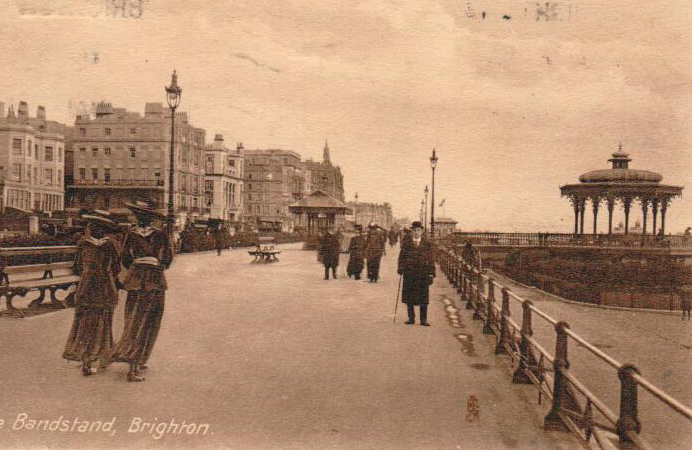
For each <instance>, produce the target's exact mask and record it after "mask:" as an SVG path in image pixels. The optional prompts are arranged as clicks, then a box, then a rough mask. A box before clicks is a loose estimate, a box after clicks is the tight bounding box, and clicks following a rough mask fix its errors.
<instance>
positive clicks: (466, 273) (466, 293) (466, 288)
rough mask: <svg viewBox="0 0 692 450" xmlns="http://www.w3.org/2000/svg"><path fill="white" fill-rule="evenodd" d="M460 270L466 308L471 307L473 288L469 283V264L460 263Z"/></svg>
mask: <svg viewBox="0 0 692 450" xmlns="http://www.w3.org/2000/svg"><path fill="white" fill-rule="evenodd" d="M462 271H463V272H464V298H465V299H466V309H472V308H473V299H472V294H473V289H472V285H471V278H470V276H469V266H467V265H466V263H463V265H462Z"/></svg>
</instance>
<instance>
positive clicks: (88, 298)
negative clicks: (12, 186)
mask: <svg viewBox="0 0 692 450" xmlns="http://www.w3.org/2000/svg"><path fill="white" fill-rule="evenodd" d="M82 217H83V218H85V219H87V220H89V225H88V226H87V230H86V235H85V237H84V238H82V239H81V240H80V241H79V243H78V244H77V254H76V256H75V263H74V271H75V273H77V274H79V275H80V280H79V284H78V286H77V290H76V292H75V295H74V300H75V314H74V320H73V322H72V329H71V330H70V334H69V336H68V338H67V343H66V344H65V351H64V352H63V358H65V359H68V360H71V361H80V362H81V363H82V373H83V374H84V376H88V375H91V374H93V373H96V369H95V368H92V367H91V365H92V364H93V363H94V362H96V361H100V365H101V367H105V366H106V365H107V363H108V358H109V356H110V352H111V350H112V347H113V310H114V309H115V306H116V304H117V303H118V288H117V287H116V279H117V276H118V271H119V270H120V262H119V258H118V246H117V244H116V243H115V241H114V240H113V237H112V234H114V233H116V232H117V231H118V225H117V224H116V223H115V222H114V221H112V220H111V219H110V218H108V213H105V212H101V211H97V212H93V213H90V214H86V215H83V216H82Z"/></svg>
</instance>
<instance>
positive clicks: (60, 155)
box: [58, 147, 62, 162]
mask: <svg viewBox="0 0 692 450" xmlns="http://www.w3.org/2000/svg"><path fill="white" fill-rule="evenodd" d="M58 162H62V147H59V148H58Z"/></svg>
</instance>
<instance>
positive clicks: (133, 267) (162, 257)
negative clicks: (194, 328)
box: [112, 202, 173, 381]
mask: <svg viewBox="0 0 692 450" xmlns="http://www.w3.org/2000/svg"><path fill="white" fill-rule="evenodd" d="M126 206H127V207H128V208H130V209H131V211H132V212H133V213H134V215H135V216H136V217H137V222H138V223H137V226H136V227H133V228H132V229H131V230H130V232H129V233H128V234H127V236H126V237H125V242H124V245H123V253H122V262H123V265H124V266H125V268H127V269H129V270H128V273H127V276H126V277H125V281H124V282H123V288H124V289H125V290H126V291H127V303H126V305H125V327H124V330H123V334H122V335H121V336H120V339H119V341H118V343H117V344H116V345H115V349H114V351H113V355H112V360H114V361H118V362H126V363H129V364H130V371H129V373H128V374H127V380H128V381H143V380H144V377H142V376H141V374H140V371H141V370H144V369H146V368H147V366H146V364H147V362H148V360H149V356H150V355H151V352H152V350H153V348H154V344H155V343H156V338H157V337H158V334H159V329H160V328H161V320H162V318H163V311H164V303H165V294H166V288H167V284H166V277H165V275H164V270H166V269H168V267H169V266H170V265H171V263H172V262H173V245H172V242H171V240H170V238H169V235H168V233H167V231H168V230H166V231H164V230H163V229H162V228H163V227H162V224H163V223H164V221H165V218H166V217H165V216H164V215H162V214H159V213H158V212H157V211H156V210H155V209H154V207H153V206H152V205H151V204H148V203H146V202H135V203H134V204H131V203H127V204H126Z"/></svg>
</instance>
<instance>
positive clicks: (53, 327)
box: [0, 246, 579, 450]
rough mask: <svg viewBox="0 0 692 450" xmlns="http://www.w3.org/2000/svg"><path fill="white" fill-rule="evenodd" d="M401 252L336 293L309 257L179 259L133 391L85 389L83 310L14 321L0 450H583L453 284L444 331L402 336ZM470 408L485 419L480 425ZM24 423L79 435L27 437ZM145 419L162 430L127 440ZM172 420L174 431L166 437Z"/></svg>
mask: <svg viewBox="0 0 692 450" xmlns="http://www.w3.org/2000/svg"><path fill="white" fill-rule="evenodd" d="M388 250H389V252H390V254H389V255H387V256H386V257H385V258H384V260H383V269H382V280H381V282H380V283H377V284H371V283H368V282H367V281H355V280H350V279H348V278H345V276H344V275H343V274H344V272H345V263H346V261H345V260H344V261H342V265H341V267H340V273H341V278H340V279H338V280H336V281H324V280H323V279H322V276H323V271H322V269H321V266H319V265H318V264H317V262H316V261H315V254H314V253H313V252H303V251H300V250H298V247H297V246H287V247H284V252H283V253H282V254H281V255H280V258H281V260H280V262H278V263H274V264H250V262H249V261H250V259H251V258H250V257H249V255H247V252H246V251H244V250H232V251H227V252H225V253H224V254H223V255H222V256H220V257H217V256H216V255H215V254H213V253H206V254H199V255H183V256H180V257H178V259H177V260H176V262H175V263H174V266H173V267H172V268H171V269H170V271H169V272H168V279H169V286H170V291H169V293H168V298H167V303H166V312H165V316H164V323H163V328H162V331H161V334H160V337H159V341H158V343H157V347H156V349H155V350H154V354H153V356H152V359H151V361H150V366H151V367H150V369H149V371H148V373H147V380H146V381H145V382H144V383H127V382H126V381H125V375H126V372H127V368H126V367H125V365H122V364H115V365H113V366H111V367H110V368H109V369H108V370H107V371H105V372H103V373H100V374H97V375H95V376H92V377H88V378H85V377H83V376H82V375H81V373H80V370H79V366H78V365H76V364H74V363H68V362H66V361H63V360H62V359H61V358H60V355H61V352H62V346H63V345H64V342H65V339H66V337H67V333H68V331H69V327H70V324H71V321H72V315H73V311H72V310H66V311H61V312H57V313H52V314H47V315H43V316H38V317H35V318H30V319H2V320H0V342H1V343H2V346H3V348H2V354H3V360H2V365H1V366H0V377H1V379H2V388H1V389H0V405H2V409H1V410H0V421H2V420H4V424H3V425H2V428H0V443H1V444H0V447H2V448H3V449H14V448H50V449H67V448H71V449H72V448H75V449H135V448H160V449H164V448H165V449H183V448H185V449H187V448H210V449H211V448H213V449H218V448H229V449H378V450H380V449H474V450H475V449H515V448H519V449H576V448H579V447H578V446H577V444H576V441H575V440H574V439H573V438H572V437H571V436H570V435H568V434H563V433H558V432H546V431H543V430H542V429H541V424H542V420H543V416H544V415H545V413H546V412H547V405H546V404H545V403H544V404H543V405H541V406H538V405H537V404H536V399H537V395H536V390H535V388H533V387H531V386H524V385H513V384H512V383H511V371H512V368H511V367H509V362H508V359H507V358H506V357H497V356H495V355H494V354H493V348H494V338H493V337H488V336H483V335H482V334H481V333H480V324H479V323H478V322H471V321H470V315H469V314H468V311H460V314H457V313H456V308H455V307H458V306H459V304H458V302H457V301H456V300H455V299H456V295H455V293H454V291H453V290H452V289H451V288H450V287H449V285H448V284H447V283H446V281H444V279H443V277H442V275H441V274H440V276H439V277H438V279H437V282H436V284H435V285H434V287H433V289H432V292H431V299H432V304H431V308H430V313H429V318H430V321H431V323H432V326H431V327H421V326H419V325H415V326H408V325H405V324H404V323H403V322H404V321H405V320H406V318H405V315H406V314H405V308H402V307H401V306H400V307H399V310H398V318H397V323H396V324H392V313H393V309H394V305H395V296H396V292H397V281H398V279H397V275H396V271H395V267H396V266H395V259H396V255H397V254H398V249H394V251H392V250H391V249H388ZM122 303H123V302H121V305H120V306H119V307H118V310H117V311H116V316H117V320H116V324H115V329H116V335H117V334H118V333H119V332H120V330H121V328H122V319H121V317H122V314H123V311H122V306H123V305H122ZM457 326H458V328H457ZM460 335H461V337H459V336H460ZM471 396H475V397H476V398H477V399H478V403H479V406H480V414H479V419H478V420H473V421H467V420H466V418H467V401H468V399H469V398H470V397H471ZM21 414H26V415H27V416H26V417H27V419H45V420H50V421H57V422H56V423H57V424H58V425H60V422H59V420H68V421H70V424H72V423H74V422H78V425H77V426H76V427H75V429H74V430H73V431H61V430H60V429H58V430H55V431H50V430H46V431H43V430H39V431H37V430H35V429H34V430H29V429H27V428H28V426H27V425H26V424H28V420H27V421H25V422H24V424H25V426H24V428H23V429H19V430H13V429H12V428H13V427H14V425H15V422H16V420H17V417H18V416H20V415H21ZM76 417H78V419H76ZM113 418H115V424H114V425H113V430H114V431H112V430H110V429H109V430H108V431H107V432H104V431H95V430H94V431H85V432H79V427H80V425H79V424H81V421H84V420H87V421H90V423H91V422H93V421H104V422H109V421H111V420H112V419H113ZM138 419H139V420H141V421H142V422H151V423H154V425H155V426H154V427H152V430H153V431H154V432H153V433H152V432H150V431H149V429H148V428H147V430H146V431H144V432H142V431H138V432H128V430H130V429H131V424H132V423H133V421H134V423H135V424H136V423H138V422H137V420H138ZM171 421H173V424H171ZM183 421H184V422H185V423H186V425H185V427H186V428H185V431H184V432H182V433H175V431H176V428H175V425H178V431H180V430H182V428H181V427H180V425H182V423H183ZM160 423H165V424H166V425H163V427H162V428H163V429H165V430H166V431H167V432H170V433H167V434H163V435H162V436H159V433H158V432H157V431H156V430H161V429H162V428H157V425H158V424H160ZM189 424H197V425H198V426H197V427H193V428H190V427H189V426H188V425H189ZM202 424H209V431H208V432H207V433H206V434H204V431H205V430H206V428H204V427H200V426H199V425H202ZM56 427H57V425H56ZM135 428H136V427H134V428H132V429H135ZM140 430H141V427H140ZM191 430H192V432H193V433H196V434H192V435H188V434H187V433H188V432H190V431H191ZM157 437H158V439H156V438H157Z"/></svg>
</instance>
